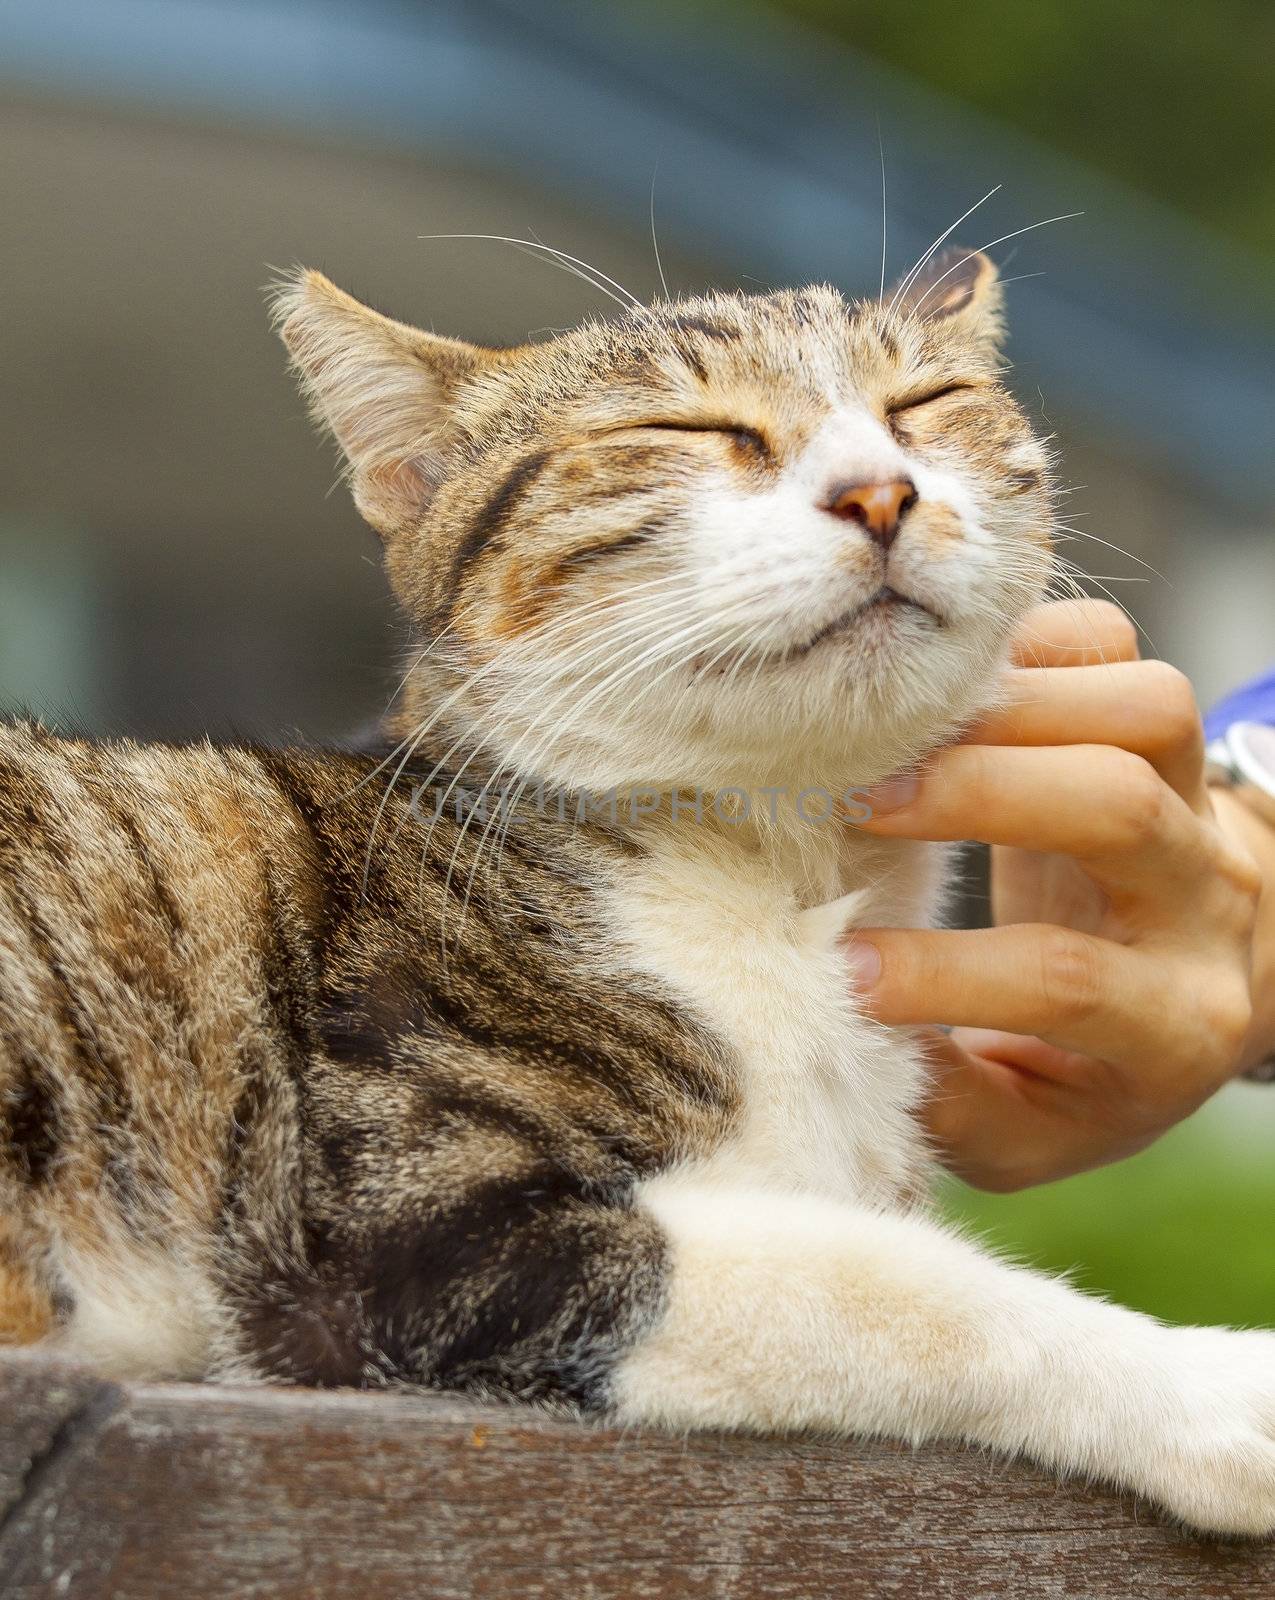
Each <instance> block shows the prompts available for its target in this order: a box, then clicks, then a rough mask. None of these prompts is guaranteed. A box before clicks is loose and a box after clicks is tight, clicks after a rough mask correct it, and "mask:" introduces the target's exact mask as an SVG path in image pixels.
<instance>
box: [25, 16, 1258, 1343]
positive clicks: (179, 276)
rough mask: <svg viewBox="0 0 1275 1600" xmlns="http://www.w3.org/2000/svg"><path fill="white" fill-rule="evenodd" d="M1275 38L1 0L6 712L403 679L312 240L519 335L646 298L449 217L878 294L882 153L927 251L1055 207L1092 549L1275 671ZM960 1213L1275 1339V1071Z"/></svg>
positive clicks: (367, 702)
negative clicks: (316, 398)
mask: <svg viewBox="0 0 1275 1600" xmlns="http://www.w3.org/2000/svg"><path fill="white" fill-rule="evenodd" d="M1272 62H1275V7H1272V6H1271V5H1269V4H1267V3H1265V0H1212V3H1210V4H1208V5H1200V4H1189V3H1187V0H1158V3H1154V4H1153V3H1151V0H1105V3H1104V0H1032V3H1030V4H1023V3H1021V0H989V3H983V4H962V5H952V4H950V3H948V0H893V3H891V4H869V3H866V0H782V3H780V4H777V5H774V6H770V7H766V6H762V5H753V4H748V3H727V0H630V3H624V4H618V3H617V4H613V5H608V4H595V3H584V0H432V3H430V4H409V3H406V0H348V3H344V4H337V3H335V0H4V3H3V4H0V214H2V215H3V216H4V219H5V233H6V253H5V264H4V270H3V272H2V273H0V375H2V381H0V709H4V708H6V707H13V706H17V705H20V704H25V705H28V706H30V707H32V708H34V709H35V710H37V711H40V712H42V713H44V714H46V715H48V716H51V717H52V718H54V719H55V720H58V721H61V722H62V723H64V724H68V723H69V724H79V725H82V726H85V727H87V728H89V729H92V730H96V731H105V732H119V731H131V732H135V733H138V734H141V735H144V736H162V737H187V736H190V735H193V734H199V733H201V732H203V731H205V730H207V731H211V732H212V733H213V734H215V735H225V734H254V735H258V736H262V737H266V738H286V737H291V736H294V735H295V734H297V733H300V734H303V735H305V736H307V737H312V738H326V737H336V736H343V735H345V734H347V733H349V732H350V731H351V730H352V729H354V728H355V727H356V726H357V725H359V724H360V723H363V722H365V721H367V720H368V719H369V718H371V717H374V716H375V715H376V714H377V713H378V711H379V710H380V707H381V705H382V704H383V702H384V699H385V697H386V695H387V694H388V692H389V689H390V687H391V686H392V682H393V668H394V662H395V659H396V654H397V652H398V649H399V647H400V645H401V643H402V640H401V635H400V633H399V631H398V629H397V626H396V624H395V623H394V621H393V619H392V616H391V613H390V609H389V606H388V601H387V595H386V590H385V585H384V582H383V580H382V578H381V575H380V571H379V564H378V559H377V550H376V545H375V541H374V540H373V539H372V538H371V536H370V535H369V534H368V533H367V531H366V530H365V529H363V528H362V527H361V525H360V524H359V522H358V519H357V517H356V516H355V514H354V512H353V509H352V507H351V506H350V504H349V503H348V500H347V498H346V496H345V495H344V494H343V493H340V492H338V493H335V494H331V493H329V490H330V489H331V487H332V484H333V479H334V468H333V462H332V458H331V455H330V453H329V452H328V451H326V450H325V449H324V448H323V447H322V446H320V445H319V444H318V443H317V442H316V441H315V439H314V437H313V434H312V432H311V430H310V427H309V425H308V423H307V421H306V418H305V416H304V414H303V408H302V406H301V404H300V402H299V400H298V398H297V396H296V393H295V390H294V388H293V385H292V384H291V382H290V380H289V379H288V377H287V376H286V374H285V371H284V363H283V358H282V354H281V352H280V349H279V346H278V344H277V342H276V341H275V339H274V338H273V336H272V335H271V333H270V331H269V329H268V327H267V322H266V317H265V314H264V310H263V303H262V295H261V285H262V284H263V283H264V282H265V281H266V279H267V278H268V276H269V275H270V268H271V266H279V265H287V264H288V263H290V262H293V261H298V260H300V261H305V262H308V263H310V264H312V265H316V266H320V267H322V268H324V269H325V270H327V271H328V272H329V273H330V274H331V275H332V276H334V277H335V278H336V279H337V280H338V281H340V282H341V283H343V284H345V285H346V286H347V287H349V288H350V289H352V290H353V291H354V292H356V293H358V294H361V295H363V296H364V297H366V298H368V299H370V300H371V301H372V302H373V303H375V304H377V305H378V306H380V307H382V308H383V309H385V310H387V311H389V312H391V313H393V314H395V315H399V316H402V317H405V318H408V319H410V320H416V321H420V322H423V323H424V324H426V325H428V326H433V327H435V328H437V329H438V330H440V331H446V332H452V333H456V334H459V335H462V336H469V337H473V338H477V339H481V340H488V341H491V342H504V341H516V340H520V339H522V338H525V337H527V336H528V335H529V334H530V335H531V336H533V337H534V336H536V335H537V333H538V332H542V331H543V330H545V329H547V328H555V327H562V326H566V325H569V324H571V323H572V322H574V321H576V320H578V319H579V318H580V317H582V316H584V315H588V314H603V315H604V314H606V313H607V311H608V310H609V309H610V308H609V306H608V304H607V302H606V300H605V299H604V298H603V297H602V296H600V295H598V294H596V293H594V292H593V291H591V290H589V289H588V288H586V286H584V285H583V284H581V283H580V282H579V281H578V280H576V279H574V278H571V277H569V276H566V275H564V274H561V273H559V272H556V271H554V270H552V269H550V268H548V267H546V266H545V265H544V264H543V263H538V262H534V261H531V260H529V259H528V257H527V256H526V255H522V254H518V253H516V252H514V251H512V250H510V249H508V248H507V247H505V246H502V245H494V244H481V243H476V242H460V241H451V242H442V241H434V242H428V243H427V242H426V241H425V240H424V239H423V237H422V236H424V235H432V234H442V233H493V234H512V235H518V236H521V237H534V238H539V239H544V240H547V241H549V242H551V243H552V244H555V245H558V246H561V247H562V248H563V249H566V250H568V251H571V252H572V253H573V254H575V255H577V256H580V257H582V258H585V259H588V260H590V261H594V262H596V263H597V264H598V265H599V266H600V267H601V268H602V269H603V270H605V271H607V272H608V273H610V274H612V275H613V276H614V277H615V278H617V279H619V280H621V281H622V282H624V283H626V284H628V285H630V286H632V287H633V288H634V290H635V291H636V292H637V293H639V294H643V295H647V294H651V293H653V292H655V290H656V288H657V284H658V279H657V274H656V269H655V261H654V253H653V249H652V238H651V234H652V226H653V224H654V225H655V226H656V227H658V231H659V238H660V243H661V252H662V256H663V263H664V267H665V270H666V271H667V273H668V275H669V278H670V280H671V282H672V284H673V285H674V287H675V288H684V289H686V290H690V291H695V290H699V289H701V288H703V287H705V286H708V285H724V286H727V287H730V286H742V287H744V288H753V287H756V286H757V285H758V284H763V285H764V284H768V283H777V282H785V281H787V282H792V281H811V280H820V279H829V280H831V281H833V282H836V283H838V284H839V285H841V286H842V287H843V288H844V289H845V290H846V291H847V293H850V294H865V293H875V292H876V288H877V284H878V282H879V278H878V274H879V271H880V261H881V251H882V227H883V217H882V205H881V192H880V184H881V173H880V155H881V153H884V157H885V165H886V169H887V174H886V175H887V178H888V204H887V205H886V208H885V216H884V226H885V234H886V238H885V244H886V246H887V253H888V257H889V262H888V264H889V269H890V273H891V275H893V274H894V273H896V272H899V271H901V270H902V269H903V268H904V267H906V266H907V265H908V264H909V263H910V262H911V261H912V260H914V259H915V258H916V256H917V255H918V253H919V252H920V251H921V250H923V249H924V248H925V246H926V245H927V244H928V243H929V242H930V240H931V239H933V238H935V237H936V236H937V235H938V234H939V233H940V232H941V231H942V230H943V229H944V228H946V227H947V226H948V225H949V224H950V223H951V222H952V221H953V219H955V218H957V217H959V216H960V215H961V214H962V212H964V211H965V210H966V209H967V208H969V207H970V206H971V205H972V204H973V202H974V201H975V200H977V198H978V197H979V196H980V195H982V194H984V193H985V192H987V191H988V190H990V189H991V188H992V187H993V185H1000V189H999V190H998V192H997V194H996V195H995V196H994V197H993V198H992V199H990V200H989V201H988V202H987V203H986V204H985V205H984V206H983V207H982V208H981V209H980V211H979V212H978V214H977V215H976V217H975V218H973V219H972V220H971V222H970V223H969V224H968V225H967V226H966V227H963V228H962V230H961V232H960V233H959V235H958V238H959V239H960V240H961V242H963V243H967V244H972V245H979V244H982V243H983V242H984V241H985V240H989V239H995V238H998V237H999V236H1000V235H1002V234H1009V233H1014V232H1016V231H1018V230H1034V231H1023V232H1021V233H1020V234H1019V237H1017V238H1014V239H1012V240H1007V241H1006V242H1005V244H1004V245H1002V246H997V247H995V248H994V250H993V253H994V254H995V255H996V257H997V259H998V260H999V261H1000V263H1001V265H1002V268H1003V270H1004V272H1005V275H1006V277H1007V279H1009V280H1010V283H1009V291H1008V292H1009V318H1010V325H1011V331H1012V340H1011V346H1010V351H1011V356H1012V359H1013V362H1014V371H1013V374H1012V381H1013V383H1014V385H1015V386H1016V388H1017V390H1018V392H1019V393H1020V395H1021V396H1022V397H1023V399H1024V402H1025V403H1026V404H1027V406H1028V409H1029V411H1030V412H1031V414H1032V416H1033V418H1034V420H1035V421H1036V423H1037V425H1038V426H1039V427H1040V428H1041V430H1042V431H1045V432H1049V433H1052V434H1053V435H1054V436H1055V439H1056V442H1057V444H1058V447H1059V450H1060V452H1061V455H1062V461H1063V471H1064V474H1065V477H1066V481H1067V483H1068V485H1069V486H1071V487H1073V488H1075V489H1076V491H1077V492H1076V493H1075V494H1074V496H1073V497H1071V498H1070V499H1069V500H1068V502H1067V506H1068V524H1069V528H1068V531H1067V533H1066V534H1065V535H1064V538H1065V541H1066V542H1065V544H1064V546H1063V548H1064V549H1065V551H1066V552H1067V553H1068V554H1069V555H1071V556H1072V557H1073V559H1074V560H1076V561H1077V563H1078V564H1079V565H1080V566H1081V567H1082V568H1083V569H1084V570H1086V571H1087V572H1088V573H1090V574H1091V575H1092V586H1093V587H1094V588H1095V592H1099V591H1101V590H1102V589H1107V590H1110V591H1111V592H1113V593H1115V594H1116V595H1118V596H1119V597H1120V598H1121V599H1122V600H1123V601H1125V602H1126V603H1127V604H1128V605H1129V607H1130V609H1131V610H1132V611H1133V613H1134V615H1135V616H1136V618H1137V620H1138V621H1139V623H1140V624H1141V625H1142V627H1143V630H1144V636H1145V640H1146V646H1147V648H1148V649H1149V650H1154V651H1156V652H1157V653H1160V654H1163V655H1166V656H1168V657H1170V658H1172V659H1174V660H1175V661H1177V662H1178V663H1179V664H1180V665H1181V666H1183V667H1184V668H1185V669H1186V670H1187V671H1188V672H1189V673H1190V674H1191V676H1192V678H1193V679H1194V681H1195V683H1196V685H1197V687H1198V690H1199V693H1200V695H1201V697H1202V698H1203V699H1205V700H1208V699H1209V698H1211V697H1213V696H1215V695H1217V694H1219V693H1220V692H1222V691H1223V690H1225V689H1226V688H1227V687H1228V686H1230V685H1232V684H1234V683H1235V682H1236V681H1237V680H1239V679H1240V678H1242V677H1243V676H1245V675H1247V674H1250V673H1253V672H1256V671H1257V670H1259V669H1260V668H1262V667H1264V666H1266V665H1268V664H1269V663H1270V661H1271V659H1272V658H1275V537H1273V534H1275V449H1273V448H1272V446H1273V445H1275V294H1273V286H1275V268H1273V263H1275V93H1272V88H1273V85H1272ZM1072 212H1083V213H1084V215H1083V216H1082V217H1080V218H1075V219H1073V220H1071V221H1069V222H1066V223H1060V224H1057V225H1050V226H1048V227H1046V228H1044V229H1040V230H1035V225H1036V224H1037V223H1039V222H1041V221H1043V220H1044V219H1046V218H1050V217H1056V216H1059V215H1061V214H1064V213H1072ZM1124 552H1128V555H1126V554H1124ZM1141 561H1145V562H1148V563H1149V564H1150V568H1151V569H1153V570H1148V568H1147V567H1145V566H1142V565H1140V564H1139V562H1141ZM948 1203H949V1205H950V1207H951V1209H952V1211H953V1213H954V1214H957V1215H959V1216H961V1217H964V1218H966V1219H968V1220H970V1221H971V1222H973V1223H975V1224H977V1225H978V1226H979V1227H980V1228H981V1229H985V1230H987V1231H989V1232H990V1233H991V1235H992V1236H993V1237H994V1238H995V1239H996V1240H997V1241H998V1242H999V1243H1000V1244H1001V1245H1002V1246H1003V1247H1004V1248H1006V1249H1007V1250H1011V1251H1013V1252H1015V1253H1019V1254H1023V1255H1025V1256H1026V1257H1027V1258H1029V1259H1031V1260H1033V1261H1035V1262H1038V1263H1040V1264H1042V1265H1048V1266H1052V1267H1057V1268H1062V1269H1066V1270H1068V1271H1071V1272H1073V1273H1074V1275H1075V1277H1076V1279H1077V1281H1079V1282H1081V1283H1083V1284H1086V1285H1088V1286H1090V1287H1093V1288H1096V1289H1100V1290H1102V1291H1104V1292H1107V1293H1109V1294H1112V1295H1114V1296H1116V1297H1117V1298H1119V1299H1122V1300H1125V1301H1127V1302H1129V1303H1130V1304H1133V1305H1137V1306H1140V1307H1143V1308H1145V1309H1146V1310H1149V1311H1152V1312H1155V1313H1157V1314H1159V1315H1162V1316H1166V1317H1170V1318H1175V1319H1198V1320H1218V1319H1231V1320H1235V1321H1241V1322H1247V1323H1267V1324H1271V1325H1275V1089H1258V1088H1243V1087H1239V1086H1237V1087H1235V1088H1233V1089H1231V1090H1228V1091H1227V1092H1225V1093H1224V1094H1223V1095H1222V1096H1220V1097H1219V1099H1218V1100H1217V1101H1216V1102H1215V1103H1214V1104H1213V1105H1212V1106H1211V1107H1209V1108H1208V1110H1207V1111H1206V1112H1205V1113H1203V1114H1202V1115H1200V1116H1199V1117H1197V1118H1195V1119H1194V1120H1193V1121H1192V1122H1191V1123H1190V1124H1189V1125H1188V1126H1186V1127H1183V1128H1181V1129H1180V1130H1178V1131H1177V1132H1176V1133H1175V1134H1173V1135H1172V1136H1171V1137H1169V1138H1167V1139H1165V1140H1164V1141H1163V1142H1162V1143H1160V1144H1159V1145H1157V1146H1156V1147H1155V1148H1154V1149H1152V1150H1150V1151H1148V1152H1146V1153H1145V1154H1144V1155H1142V1156H1140V1157H1138V1158H1137V1159H1136V1160H1133V1161H1130V1162H1126V1163H1124V1164H1123V1165H1121V1166H1119V1167H1115V1168H1111V1169H1108V1170H1106V1171H1103V1172H1100V1173H1096V1174H1093V1175H1091V1176H1088V1177H1084V1178H1079V1179H1075V1180H1072V1181H1070V1182H1067V1183H1062V1184H1057V1185H1053V1186H1050V1187H1047V1188H1044V1189H1041V1190H1038V1191H1035V1192H1033V1193H1027V1194H1022V1195H1016V1196H1008V1197H1003V1198H988V1197H980V1196H976V1195H972V1194H970V1193H968V1192H965V1191H961V1190H959V1189H957V1188H955V1187H953V1189H952V1190H951V1192H950V1194H949V1196H948Z"/></svg>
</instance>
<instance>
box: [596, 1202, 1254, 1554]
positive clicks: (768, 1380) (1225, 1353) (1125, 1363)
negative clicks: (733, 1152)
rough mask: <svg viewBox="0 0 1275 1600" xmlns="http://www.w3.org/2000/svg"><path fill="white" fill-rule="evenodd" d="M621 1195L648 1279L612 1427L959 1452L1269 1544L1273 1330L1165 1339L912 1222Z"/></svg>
mask: <svg viewBox="0 0 1275 1600" xmlns="http://www.w3.org/2000/svg"><path fill="white" fill-rule="evenodd" d="M641 1204H642V1206H643V1207H644V1208H645V1209H646V1210H647V1211H648V1213H649V1214H651V1215H653V1216H654V1217H655V1218H656V1219H657V1220H658V1221H659V1223H660V1225H661V1228H662V1230H663V1232H664V1235H665V1237H666V1240H667V1250H668V1257H667V1260H668V1269H667V1270H668V1277H667V1285H666V1295H665V1301H664V1308H663V1311H662V1313H661V1315H660V1317H659V1319H658V1321H657V1322H656V1323H655V1325H654V1326H653V1328H652V1329H651V1330H650V1331H649V1332H648V1333H646V1334H645V1335H644V1336H643V1338H642V1339H641V1340H640V1341H639V1342H638V1343H637V1344H636V1345H635V1346H634V1347H633V1349H632V1350H631V1351H630V1352H629V1353H628V1354H627V1355H626V1356H625V1357H624V1359H623V1360H622V1361H621V1362H620V1364H619V1366H618V1368H617V1370H616V1373H615V1374H614V1377H613V1381H612V1385H611V1393H612V1396H613V1403H614V1408H615V1410H616V1412H617V1413H618V1415H619V1417H620V1418H621V1419H623V1420H626V1421H632V1422H649V1423H656V1424H661V1425H665V1426H672V1427H675V1428H696V1427H710V1428H721V1427H726V1428H744V1429H753V1430H764V1431H788V1430H794V1429H808V1428H815V1429H831V1430H837V1431H845V1432H852V1433H863V1434H879V1435H889V1436H895V1437H901V1438H905V1439H910V1440H914V1441H915V1440H922V1439H932V1438H954V1439H966V1440H970V1441H973V1442H976V1443H978V1444H982V1445H986V1446H991V1447H993V1448H995V1449H997V1450H1003V1451H1006V1452H1011V1453H1015V1454H1017V1453H1023V1454H1026V1455H1028V1456H1030V1457H1032V1458H1034V1459H1035V1460H1036V1461H1038V1462H1041V1463H1042V1464H1044V1465H1046V1466H1049V1467H1052V1468H1054V1469H1056V1470H1058V1471H1061V1472H1064V1473H1079V1474H1083V1475H1086V1476H1091V1477H1096V1478H1100V1479H1102V1480H1105V1481H1106V1482H1109V1483H1112V1484H1115V1485H1119V1486H1121V1487H1124V1488H1127V1489H1132V1490H1135V1491H1137V1492H1138V1493H1140V1494H1143V1495H1146V1496H1148V1497H1149V1498H1151V1499H1153V1500H1155V1501H1157V1502H1159V1504H1160V1505H1162V1506H1163V1507H1165V1508H1167V1509H1168V1510H1169V1511H1170V1512H1172V1513H1173V1514H1174V1515H1176V1516H1178V1517H1180V1518H1182V1519H1183V1520H1184V1521H1186V1522H1187V1523H1190V1524H1192V1525H1193V1526H1195V1527H1198V1528H1203V1529H1206V1530H1209V1531H1214V1532H1225V1533H1242V1534H1263V1533H1270V1532H1272V1531H1275V1334H1268V1333H1231V1332H1227V1331H1224V1330H1213V1329H1174V1328H1166V1327H1163V1326H1161V1325H1160V1324H1158V1323H1156V1322H1154V1321H1152V1320H1150V1319H1149V1318H1146V1317H1142V1316H1139V1315H1137V1314H1136V1313H1133V1312H1130V1311H1126V1310H1123V1309H1121V1308H1119V1307H1116V1306H1112V1305H1108V1304H1106V1303H1104V1302H1102V1301H1099V1300H1095V1299H1091V1298H1088V1297H1086V1296H1083V1295H1081V1294H1079V1293H1077V1292H1075V1291H1073V1290H1071V1289H1069V1288H1068V1287H1067V1286H1066V1285H1065V1284H1062V1283H1060V1282H1057V1281H1055V1280H1053V1279H1051V1278H1048V1277H1045V1276H1043V1275H1041V1274H1038V1273H1034V1272H1029V1271H1026V1270H1023V1269H1020V1268H1017V1267H1013V1266H1009V1265H1007V1264H1005V1263H1002V1262H1000V1261H998V1260H996V1259H995V1258H993V1257H991V1256H989V1255H987V1254H985V1253H984V1252H982V1251H980V1250H979V1249H977V1248H975V1247H974V1246H973V1245H971V1244H969V1243H968V1242H966V1241H965V1240H963V1239H960V1238H958V1237H955V1236H953V1235H952V1234H949V1233H947V1232H946V1231H944V1230H943V1229H941V1228H940V1227H938V1226H937V1225H935V1224H932V1223H929V1222H926V1221H923V1220H921V1219H916V1218H909V1217H905V1216H893V1215H882V1214H879V1213H872V1212H869V1211H866V1210H862V1211H861V1210H857V1209H855V1208H852V1207H848V1206H843V1205H840V1204H837V1203H835V1202H831V1201H824V1200H821V1199H816V1198H802V1197H795V1196H785V1195H777V1194H773V1193H763V1192H760V1191H757V1190H747V1191H746V1190H733V1191H732V1190H727V1189H721V1188H713V1189H710V1188H708V1187H705V1186H699V1185H697V1184H696V1183H695V1182H694V1181H693V1180H692V1179H690V1178H688V1177H681V1178H677V1177H672V1176H670V1177H665V1178H662V1179H658V1180H655V1181H654V1182H652V1183H650V1184H648V1185H646V1186H645V1187H644V1190H643V1191H642V1201H641Z"/></svg>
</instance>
